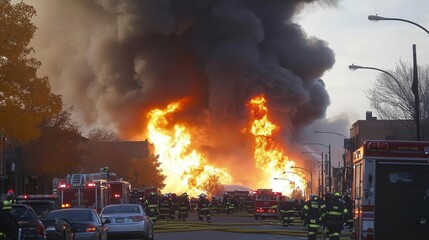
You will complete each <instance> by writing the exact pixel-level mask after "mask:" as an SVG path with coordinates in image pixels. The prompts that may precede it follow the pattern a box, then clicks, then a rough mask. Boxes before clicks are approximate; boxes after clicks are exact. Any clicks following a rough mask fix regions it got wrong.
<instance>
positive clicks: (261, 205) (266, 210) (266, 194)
mask: <svg viewBox="0 0 429 240" xmlns="http://www.w3.org/2000/svg"><path fill="white" fill-rule="evenodd" d="M253 194H254V196H255V211H254V216H255V220H258V219H259V218H261V219H265V218H277V217H278V215H279V213H278V208H277V206H278V204H279V202H280V198H281V196H282V193H281V192H273V190H272V189H258V190H256V191H255V192H254V193H253Z"/></svg>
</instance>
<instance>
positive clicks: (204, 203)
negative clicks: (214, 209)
mask: <svg viewBox="0 0 429 240" xmlns="http://www.w3.org/2000/svg"><path fill="white" fill-rule="evenodd" d="M199 197H200V198H199V200H198V203H197V211H198V220H199V221H200V222H203V220H204V216H205V217H206V219H207V222H208V223H211V215H210V201H209V200H208V199H207V196H206V195H205V194H204V193H201V194H200V196H199Z"/></svg>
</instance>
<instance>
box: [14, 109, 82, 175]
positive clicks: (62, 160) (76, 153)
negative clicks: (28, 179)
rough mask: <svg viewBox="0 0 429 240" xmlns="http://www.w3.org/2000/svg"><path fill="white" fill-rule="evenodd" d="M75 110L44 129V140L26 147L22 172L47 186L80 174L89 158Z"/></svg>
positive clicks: (42, 138) (42, 135)
mask: <svg viewBox="0 0 429 240" xmlns="http://www.w3.org/2000/svg"><path fill="white" fill-rule="evenodd" d="M72 110H73V108H71V107H70V108H67V109H65V110H63V111H61V112H60V113H58V114H56V115H55V116H53V117H52V118H51V119H49V120H45V121H44V122H43V124H41V125H40V132H41V136H40V137H39V138H38V139H35V140H32V141H29V142H27V143H26V144H24V145H23V147H22V149H23V151H22V152H23V153H22V159H20V161H19V162H20V164H21V165H22V166H21V168H22V169H23V171H24V172H27V173H31V175H35V176H38V177H39V178H42V179H44V180H47V182H51V180H52V178H55V177H59V178H63V177H65V176H66V175H67V174H69V173H73V172H77V171H78V168H79V167H80V166H81V163H82V159H83V158H82V157H83V155H84V154H85V153H84V152H83V150H82V148H80V145H81V143H82V141H83V140H84V138H82V137H81V132H80V130H79V126H78V125H77V124H76V123H75V122H73V121H72V120H71V113H72Z"/></svg>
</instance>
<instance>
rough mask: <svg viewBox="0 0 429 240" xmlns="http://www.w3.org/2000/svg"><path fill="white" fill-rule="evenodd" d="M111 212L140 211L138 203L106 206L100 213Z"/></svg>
mask: <svg viewBox="0 0 429 240" xmlns="http://www.w3.org/2000/svg"><path fill="white" fill-rule="evenodd" d="M112 213H141V211H140V207H139V206H138V205H118V206H109V207H106V208H104V209H103V212H102V214H112Z"/></svg>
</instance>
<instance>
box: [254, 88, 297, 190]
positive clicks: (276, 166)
mask: <svg viewBox="0 0 429 240" xmlns="http://www.w3.org/2000/svg"><path fill="white" fill-rule="evenodd" d="M265 104H266V100H265V98H264V97H263V96H262V95H261V96H257V97H254V98H252V99H251V100H250V104H249V106H250V110H251V115H252V123H251V128H250V132H251V133H252V134H253V135H254V136H255V153H254V157H255V160H256V166H257V167H258V168H259V169H261V170H263V172H264V173H265V176H264V177H263V178H262V181H261V183H260V184H261V185H262V186H271V188H273V190H275V191H279V192H282V193H284V194H286V195H291V194H292V192H293V190H294V189H300V190H301V191H303V190H304V189H305V187H304V186H305V179H304V175H303V174H302V173H301V172H295V171H292V170H294V168H293V167H294V166H295V162H293V161H292V160H289V158H288V157H287V156H286V155H285V154H284V152H283V150H282V148H281V147H280V146H279V144H277V143H276V142H274V141H273V139H272V136H273V135H274V134H275V133H276V132H278V131H279V129H280V128H279V127H278V126H277V125H275V124H274V123H272V122H270V120H269V119H268V115H267V114H268V109H267V107H266V105H265Z"/></svg>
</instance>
